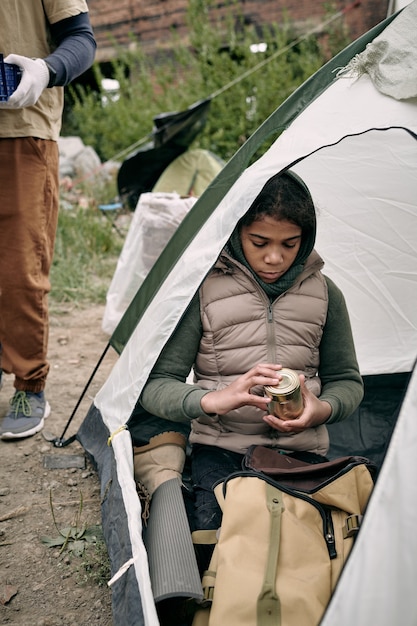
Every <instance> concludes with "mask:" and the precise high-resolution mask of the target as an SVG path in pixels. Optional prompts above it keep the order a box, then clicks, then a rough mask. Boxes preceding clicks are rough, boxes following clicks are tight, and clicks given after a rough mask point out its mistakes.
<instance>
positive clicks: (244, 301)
mask: <svg viewBox="0 0 417 626" xmlns="http://www.w3.org/2000/svg"><path fill="white" fill-rule="evenodd" d="M322 266H323V261H322V259H321V258H320V256H319V255H318V254H317V253H316V252H315V251H313V252H312V253H311V254H310V256H309V257H308V259H307V262H306V264H305V267H304V270H303V272H302V273H301V274H300V276H299V277H298V279H297V281H296V283H295V284H294V285H292V287H291V288H290V289H288V290H287V291H286V292H285V293H284V294H282V295H281V296H279V297H278V298H277V299H276V300H275V301H274V302H273V303H270V301H269V298H268V297H267V295H266V294H265V292H264V291H263V290H262V288H261V287H260V285H258V283H257V282H256V281H255V280H254V278H253V276H252V275H251V273H250V272H249V271H248V270H247V269H246V268H244V267H243V266H242V265H240V264H239V263H237V261H235V260H234V259H233V258H231V257H229V256H228V255H227V254H226V253H224V254H223V255H222V256H221V257H220V259H219V261H218V262H217V263H216V265H215V267H214V269H213V270H212V272H211V273H210V274H209V276H208V277H207V279H206V280H205V281H204V283H203V285H202V286H201V288H200V313H201V319H202V324H203V337H202V340H201V342H200V350H199V352H198V354H197V357H196V362H195V366H194V371H195V380H196V382H197V384H198V385H199V386H200V387H202V388H203V389H211V390H214V389H222V388H224V387H226V386H227V385H229V384H230V383H231V382H232V381H233V380H235V379H236V378H238V377H239V376H240V375H242V374H244V373H246V372H247V371H249V370H250V369H251V368H252V367H253V366H254V365H256V364H257V363H281V364H282V365H283V367H290V368H292V369H295V370H297V372H298V373H302V374H305V376H306V384H307V385H308V387H309V389H310V390H311V391H312V392H313V393H315V394H316V395H319V394H320V390H321V384H320V380H319V378H318V376H317V369H318V365H319V345H320V341H321V337H322V333H323V327H324V324H325V321H326V315H327V306H328V294H327V284H326V281H325V279H324V277H323V275H322V273H321V272H320V269H321V267H322ZM255 392H257V393H263V390H262V389H259V390H255ZM264 414H265V413H264V412H263V411H261V410H260V409H257V408H256V407H248V406H246V407H241V408H239V409H236V410H234V411H230V412H229V413H227V414H226V415H216V416H210V417H207V416H204V415H202V416H201V417H199V418H198V419H196V420H193V422H192V432H191V435H190V441H191V442H192V443H201V444H205V445H213V446H218V447H221V448H226V449H228V450H233V451H235V452H240V453H245V452H246V450H247V448H248V447H249V446H250V445H255V444H258V445H269V446H271V445H273V446H276V447H279V448H282V449H285V450H308V451H310V452H316V453H317V454H326V452H327V449H328V443H329V441H328V434H327V429H326V427H325V426H319V427H317V428H311V429H308V430H306V431H304V432H303V433H298V434H292V435H282V434H281V433H278V431H274V430H272V429H270V428H269V426H268V425H267V424H266V423H265V422H264V421H263V420H262V416H263V415H264Z"/></svg>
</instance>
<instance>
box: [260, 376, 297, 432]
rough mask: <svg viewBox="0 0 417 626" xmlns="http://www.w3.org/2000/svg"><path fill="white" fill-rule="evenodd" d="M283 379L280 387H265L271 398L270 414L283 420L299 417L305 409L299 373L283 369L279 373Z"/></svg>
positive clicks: (279, 384)
mask: <svg viewBox="0 0 417 626" xmlns="http://www.w3.org/2000/svg"><path fill="white" fill-rule="evenodd" d="M279 374H281V376H282V379H281V380H280V382H279V383H278V385H274V386H270V385H267V386H266V387H265V393H266V395H267V396H269V397H270V398H271V402H270V403H269V405H268V406H269V412H270V413H271V415H275V416H276V417H279V418H280V419H282V420H291V419H294V418H296V417H298V416H299V415H300V414H301V413H302V411H303V408H304V404H303V396H302V394H301V387H300V379H299V377H298V374H297V372H294V370H290V369H288V368H285V367H283V368H282V370H280V371H279Z"/></svg>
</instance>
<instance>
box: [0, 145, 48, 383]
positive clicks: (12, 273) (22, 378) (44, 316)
mask: <svg viewBox="0 0 417 626" xmlns="http://www.w3.org/2000/svg"><path fill="white" fill-rule="evenodd" d="M58 208H59V176H58V145H57V143H56V142H55V141H49V140H44V139H37V138H33V137H20V138H11V139H9V138H1V139H0V344H1V348H2V349H1V353H0V354H1V356H0V358H1V361H0V366H1V369H3V371H4V372H5V373H6V374H14V376H15V382H14V386H15V388H16V389H18V390H23V391H32V392H39V391H42V390H43V389H44V387H45V382H46V377H47V375H48V371H49V363H48V360H47V350H48V334H49V323H48V292H49V291H50V282H49V270H50V267H51V263H52V256H53V249H54V244H55V235H56V227H57V219H58Z"/></svg>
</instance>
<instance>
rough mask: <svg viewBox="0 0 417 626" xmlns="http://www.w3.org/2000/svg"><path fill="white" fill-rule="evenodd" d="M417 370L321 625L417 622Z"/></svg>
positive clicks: (338, 625) (408, 625)
mask: <svg viewBox="0 0 417 626" xmlns="http://www.w3.org/2000/svg"><path fill="white" fill-rule="evenodd" d="M416 415H417V370H416V369H414V372H413V375H412V379H411V382H410V384H409V385H408V391H407V394H406V397H405V400H404V403H403V405H402V408H401V412H400V415H399V417H398V421H397V424H396V426H395V430H394V433H393V435H392V438H391V441H390V446H389V448H388V451H387V454H386V456H385V461H384V464H383V466H382V469H381V472H380V475H379V477H378V480H377V482H376V485H375V489H374V492H373V494H372V497H371V499H370V501H369V505H368V509H367V511H366V514H365V516H364V520H363V525H362V527H361V531H360V533H359V535H358V538H357V541H356V542H355V545H354V547H353V550H352V552H351V554H350V556H349V559H348V561H347V563H346V566H345V568H344V570H343V572H342V574H341V577H340V579H339V582H338V586H337V587H336V591H335V594H334V596H333V598H332V600H331V602H330V604H329V607H328V609H327V611H326V613H325V615H324V617H323V619H322V621H321V626H334V625H335V624H337V626H351V625H352V624H358V625H360V626H362V625H365V624H378V625H379V626H381V625H382V626H385V625H387V626H388V625H389V624H391V625H392V624H401V625H402V626H413V625H414V624H417V602H416V599H415V581H416V576H417V558H416V557H417V534H416V532H415V525H416V521H417V514H416V507H415V502H416V498H417V482H416V480H415V478H414V477H415V476H416V475H417V474H416V473H417V456H416V449H417V420H416Z"/></svg>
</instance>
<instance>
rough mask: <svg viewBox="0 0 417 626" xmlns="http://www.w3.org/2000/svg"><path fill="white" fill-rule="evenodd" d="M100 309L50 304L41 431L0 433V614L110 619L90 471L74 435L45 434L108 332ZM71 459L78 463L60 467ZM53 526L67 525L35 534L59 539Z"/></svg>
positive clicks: (40, 620) (0, 403) (70, 404)
mask: <svg viewBox="0 0 417 626" xmlns="http://www.w3.org/2000/svg"><path fill="white" fill-rule="evenodd" d="M103 311H104V307H102V306H97V305H94V306H91V307H89V308H83V309H80V308H77V307H75V306H70V305H67V306H64V307H55V308H54V307H52V309H51V328H50V343H49V357H50V362H51V372H50V375H49V379H48V383H47V388H46V396H47V399H48V401H49V403H50V405H51V415H50V416H49V418H48V419H47V420H46V421H45V428H44V431H43V432H42V433H39V434H37V435H35V436H34V437H29V438H27V439H21V440H15V441H9V442H6V441H0V623H1V624H7V625H8V626H58V625H63V626H87V625H89V626H92V625H95V624H97V625H98V626H111V625H112V624H113V620H112V611H111V590H110V588H109V587H108V586H107V584H106V583H107V580H108V576H107V574H108V571H106V562H107V563H108V561H107V554H106V552H105V549H104V550H103V543H101V544H100V543H99V544H97V543H94V537H99V534H97V532H96V531H97V529H96V526H97V525H100V524H101V513H100V487H99V481H98V477H97V474H96V472H95V470H94V469H93V468H92V467H91V465H89V463H88V461H87V460H86V459H85V456H84V451H83V449H82V447H81V446H80V445H79V444H78V442H74V443H71V444H70V445H68V446H66V447H63V448H57V447H56V446H54V445H53V443H51V441H49V440H48V439H50V438H51V437H52V436H55V437H57V438H61V436H62V434H63V431H64V429H65V427H66V424H67V422H68V419H69V417H70V415H71V413H72V411H73V409H74V407H75V406H76V403H77V401H78V400H79V398H80V397H81V394H82V392H83V389H84V387H85V384H86V382H87V381H88V379H89V377H90V375H91V374H92V372H93V370H94V367H95V365H96V364H97V362H98V360H99V358H100V356H101V355H102V353H103V351H104V349H105V347H106V345H107V342H108V336H107V335H105V334H104V332H103V331H102V329H101V320H102V316H103ZM116 358H117V357H116V354H115V352H114V351H113V349H110V350H109V351H108V353H107V356H106V358H105V360H104V361H103V363H102V365H101V366H100V368H99V370H98V372H97V374H96V375H95V377H94V379H93V382H92V383H91V385H90V387H89V389H88V391H87V393H86V396H85V399H84V401H83V402H82V404H81V405H80V408H79V409H78V410H77V412H76V414H75V416H74V417H73V420H72V422H71V424H70V426H69V427H68V429H67V432H66V433H65V438H66V437H70V436H71V435H73V434H75V433H76V432H77V428H78V427H79V425H80V424H81V422H82V420H83V418H84V416H85V414H86V412H87V410H88V407H89V406H90V404H91V401H92V398H93V397H94V395H95V393H96V392H97V391H98V390H99V388H100V387H101V385H102V384H103V382H104V381H105V380H106V378H107V375H108V373H109V372H110V370H111V367H112V365H113V363H114V362H115V360H116ZM3 378H5V380H4V384H3V388H2V390H1V391H0V416H3V415H4V413H5V412H6V409H7V404H8V401H9V399H10V397H11V396H12V394H13V387H12V379H11V377H3ZM67 455H68V456H67ZM74 464H78V465H81V467H79V468H77V467H68V466H69V465H74ZM57 465H58V466H60V467H58V468H55V467H56V466H57ZM81 499H82V506H80V501H81ZM53 515H54V517H55V522H54V518H53ZM84 529H85V530H84ZM62 532H63V534H64V537H66V536H67V535H68V533H69V532H70V533H72V534H70V535H69V540H68V541H67V543H66V545H65V543H64V544H63V545H57V546H52V547H50V546H49V545H47V544H46V543H44V542H43V541H42V538H43V537H47V538H50V539H53V540H54V539H60V540H61V544H62V542H63V541H64V539H63V537H62V534H61V533H62ZM90 537H91V539H92V541H91V542H90V541H88V539H90ZM77 539H78V541H77ZM99 547H101V552H100V551H99V549H98V548H99ZM102 569H103V571H102Z"/></svg>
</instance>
